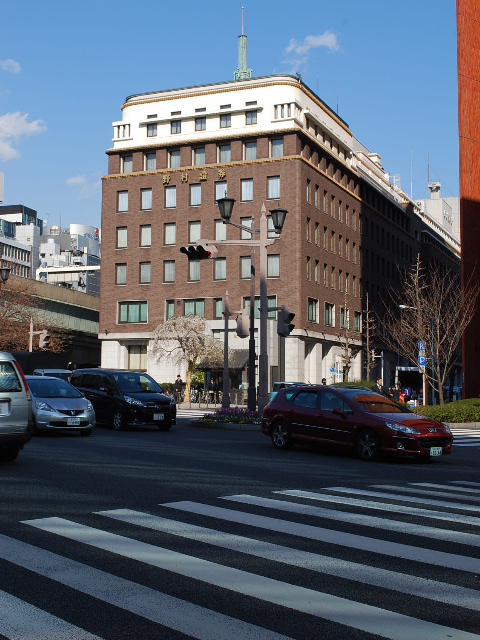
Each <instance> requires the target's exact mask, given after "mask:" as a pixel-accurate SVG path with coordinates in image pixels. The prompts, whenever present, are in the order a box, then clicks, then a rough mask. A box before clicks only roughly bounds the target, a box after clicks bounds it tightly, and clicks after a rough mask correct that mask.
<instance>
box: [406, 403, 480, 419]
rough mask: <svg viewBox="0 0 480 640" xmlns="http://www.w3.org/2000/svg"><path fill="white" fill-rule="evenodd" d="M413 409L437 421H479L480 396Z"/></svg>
mask: <svg viewBox="0 0 480 640" xmlns="http://www.w3.org/2000/svg"><path fill="white" fill-rule="evenodd" d="M414 411H415V413H419V414H421V415H422V416H425V417H427V418H432V419H433V420H438V421H439V422H480V398H470V399H469V400H457V402H448V403H447V404H444V405H439V404H436V405H432V406H427V407H415V409H414Z"/></svg>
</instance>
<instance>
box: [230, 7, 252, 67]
mask: <svg viewBox="0 0 480 640" xmlns="http://www.w3.org/2000/svg"><path fill="white" fill-rule="evenodd" d="M233 77H234V79H235V80H249V79H250V78H251V77H252V70H251V69H247V36H246V35H244V33H243V7H242V35H241V36H238V69H237V70H236V71H235V72H234V74H233Z"/></svg>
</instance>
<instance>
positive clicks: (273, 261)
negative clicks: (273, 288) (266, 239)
mask: <svg viewBox="0 0 480 640" xmlns="http://www.w3.org/2000/svg"><path fill="white" fill-rule="evenodd" d="M279 277H280V256H279V255H276V256H267V278H279Z"/></svg>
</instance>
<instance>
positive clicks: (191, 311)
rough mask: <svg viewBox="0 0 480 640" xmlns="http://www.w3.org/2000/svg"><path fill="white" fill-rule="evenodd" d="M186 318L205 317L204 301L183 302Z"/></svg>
mask: <svg viewBox="0 0 480 640" xmlns="http://www.w3.org/2000/svg"><path fill="white" fill-rule="evenodd" d="M184 315H186V316H199V317H200V318H204V317H205V300H185V313H184Z"/></svg>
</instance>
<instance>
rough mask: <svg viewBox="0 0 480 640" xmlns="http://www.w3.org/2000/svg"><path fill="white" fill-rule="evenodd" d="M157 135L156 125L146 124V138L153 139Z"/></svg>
mask: <svg viewBox="0 0 480 640" xmlns="http://www.w3.org/2000/svg"><path fill="white" fill-rule="evenodd" d="M156 135H157V124H156V123H155V124H147V138H153V137H154V136H156Z"/></svg>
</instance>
